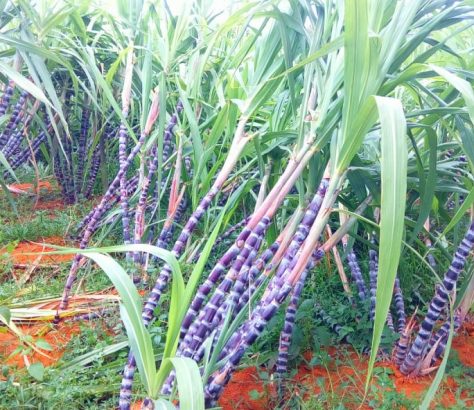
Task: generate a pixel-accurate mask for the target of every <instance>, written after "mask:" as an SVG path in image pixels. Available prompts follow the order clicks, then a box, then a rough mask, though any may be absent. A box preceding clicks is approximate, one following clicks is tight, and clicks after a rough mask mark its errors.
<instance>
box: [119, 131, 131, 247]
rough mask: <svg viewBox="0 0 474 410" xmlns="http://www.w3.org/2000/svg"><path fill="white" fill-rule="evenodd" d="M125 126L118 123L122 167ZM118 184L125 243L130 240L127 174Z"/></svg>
mask: <svg viewBox="0 0 474 410" xmlns="http://www.w3.org/2000/svg"><path fill="white" fill-rule="evenodd" d="M127 139H128V136H127V128H126V127H125V125H124V124H121V125H120V128H119V163H120V167H121V168H123V167H124V164H125V163H126V161H127V159H126V158H127ZM119 185H120V208H121V210H122V226H123V243H124V244H125V245H127V244H129V243H131V242H130V212H129V206H128V195H127V175H126V173H124V174H123V175H122V176H121V178H120V181H119Z"/></svg>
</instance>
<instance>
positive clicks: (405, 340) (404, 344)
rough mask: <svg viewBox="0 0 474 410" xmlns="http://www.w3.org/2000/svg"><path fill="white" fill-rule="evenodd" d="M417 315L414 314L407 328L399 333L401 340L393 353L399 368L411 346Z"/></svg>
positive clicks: (396, 344)
mask: <svg viewBox="0 0 474 410" xmlns="http://www.w3.org/2000/svg"><path fill="white" fill-rule="evenodd" d="M415 314H416V312H415ZM415 314H413V316H412V317H411V319H410V320H409V321H408V323H407V324H406V326H405V327H404V328H403V329H402V330H401V331H399V333H400V338H399V339H398V340H397V342H396V343H395V348H394V350H393V353H392V357H393V361H394V362H395V364H396V365H397V366H400V365H401V364H402V363H403V361H404V360H405V358H406V356H407V352H408V348H409V346H410V336H411V333H412V332H413V328H414V327H415Z"/></svg>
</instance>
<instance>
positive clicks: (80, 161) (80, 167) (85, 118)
mask: <svg viewBox="0 0 474 410" xmlns="http://www.w3.org/2000/svg"><path fill="white" fill-rule="evenodd" d="M89 116H90V111H89V109H88V108H87V106H84V107H83V108H82V117H81V129H80V131H79V138H78V141H77V143H78V147H77V172H76V184H75V185H76V187H77V189H78V190H79V191H81V189H82V185H83V179H84V162H85V157H86V144H87V134H88V131H89Z"/></svg>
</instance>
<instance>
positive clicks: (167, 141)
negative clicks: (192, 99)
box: [157, 101, 183, 164]
mask: <svg viewBox="0 0 474 410" xmlns="http://www.w3.org/2000/svg"><path fill="white" fill-rule="evenodd" d="M181 111H183V103H182V102H181V101H178V104H177V105H176V111H175V112H174V113H173V115H172V116H171V118H170V121H169V123H168V126H167V127H166V129H165V132H164V135H163V153H162V158H163V159H162V164H164V163H165V162H166V161H168V159H169V157H170V155H171V146H172V145H173V142H172V138H173V129H174V127H175V126H176V124H177V123H178V115H179V114H180V113H181ZM157 155H158V152H157Z"/></svg>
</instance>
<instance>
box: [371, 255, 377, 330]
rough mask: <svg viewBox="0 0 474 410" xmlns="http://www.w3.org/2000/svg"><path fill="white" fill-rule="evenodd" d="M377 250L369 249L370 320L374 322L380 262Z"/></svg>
mask: <svg viewBox="0 0 474 410" xmlns="http://www.w3.org/2000/svg"><path fill="white" fill-rule="evenodd" d="M377 259H378V258H377V252H376V251H374V250H373V249H369V279H370V313H369V317H370V320H371V321H372V322H373V321H374V318H375V302H376V296H377V274H378V271H379V264H378V260H377Z"/></svg>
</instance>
